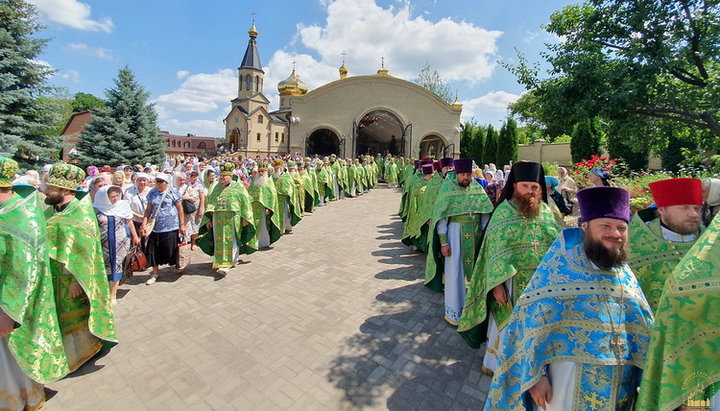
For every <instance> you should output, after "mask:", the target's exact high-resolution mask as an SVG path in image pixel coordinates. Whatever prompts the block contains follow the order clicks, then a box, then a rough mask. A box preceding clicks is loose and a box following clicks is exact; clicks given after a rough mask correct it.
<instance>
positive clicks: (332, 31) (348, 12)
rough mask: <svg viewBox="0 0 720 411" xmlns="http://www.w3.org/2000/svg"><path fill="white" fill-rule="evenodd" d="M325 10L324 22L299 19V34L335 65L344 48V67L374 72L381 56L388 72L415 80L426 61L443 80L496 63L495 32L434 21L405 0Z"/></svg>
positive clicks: (358, 0) (348, 0)
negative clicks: (308, 22)
mask: <svg viewBox="0 0 720 411" xmlns="http://www.w3.org/2000/svg"><path fill="white" fill-rule="evenodd" d="M327 11H328V16H327V19H326V21H325V25H324V26H319V25H311V26H305V25H303V24H299V25H298V38H299V40H300V42H301V43H302V45H303V46H305V47H307V48H308V49H310V50H313V51H315V52H317V53H318V54H319V56H320V61H321V62H322V63H325V64H329V65H332V66H333V67H337V66H338V65H339V62H340V53H341V52H342V51H343V50H347V52H348V56H347V66H348V68H349V69H350V70H351V71H354V72H355V73H356V74H370V73H374V72H375V71H376V70H377V69H378V67H379V66H380V57H383V56H384V57H385V62H386V65H385V66H386V68H388V69H389V70H390V74H392V75H395V76H398V77H401V78H405V79H408V80H411V79H414V78H415V77H416V76H417V74H418V73H419V72H420V70H421V69H422V67H423V66H424V65H425V64H426V63H428V64H430V65H431V66H432V68H433V69H435V70H437V71H438V72H439V73H440V74H441V76H442V77H443V78H444V79H445V80H466V81H469V82H471V83H475V82H478V81H481V80H484V79H487V78H488V77H489V76H490V75H491V74H492V72H493V69H494V68H495V65H496V63H495V60H496V58H497V46H496V41H497V39H498V38H499V37H500V35H501V34H502V33H501V32H499V31H488V30H485V29H483V28H480V27H477V26H475V25H474V24H471V23H467V22H465V21H461V22H456V21H454V20H452V19H450V18H444V19H442V20H440V21H438V22H436V23H433V22H431V21H429V20H426V19H425V18H424V17H422V16H418V17H412V16H411V12H410V7H409V6H408V5H407V4H404V5H403V6H402V7H400V8H398V9H395V8H394V7H392V6H391V7H389V8H382V7H380V6H378V5H377V4H376V3H375V1H374V0H336V1H334V2H332V3H330V4H329V5H328V9H327ZM301 74H302V73H301Z"/></svg>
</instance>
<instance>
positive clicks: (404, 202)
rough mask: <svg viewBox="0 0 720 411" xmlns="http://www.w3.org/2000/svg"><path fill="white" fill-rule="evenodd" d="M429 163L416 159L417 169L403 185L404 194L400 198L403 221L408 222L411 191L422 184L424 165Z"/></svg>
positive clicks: (400, 212) (400, 213) (400, 211)
mask: <svg viewBox="0 0 720 411" xmlns="http://www.w3.org/2000/svg"><path fill="white" fill-rule="evenodd" d="M423 164H427V163H426V162H420V161H416V162H415V165H416V166H417V170H414V171H413V172H412V175H410V176H408V178H407V179H406V180H405V184H404V185H403V195H402V198H401V199H400V209H399V210H398V215H399V216H400V218H401V219H402V221H403V223H407V220H408V211H409V199H410V193H412V192H413V191H414V190H415V189H416V187H417V186H419V185H422V168H421V167H422V165H423Z"/></svg>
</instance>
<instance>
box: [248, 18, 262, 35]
mask: <svg viewBox="0 0 720 411" xmlns="http://www.w3.org/2000/svg"><path fill="white" fill-rule="evenodd" d="M248 34H249V35H250V38H253V39H254V38H257V36H258V34H259V33H258V31H257V29H256V28H255V21H254V20H253V23H252V26H251V27H250V30H248Z"/></svg>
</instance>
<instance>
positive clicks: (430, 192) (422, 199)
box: [406, 158, 453, 261]
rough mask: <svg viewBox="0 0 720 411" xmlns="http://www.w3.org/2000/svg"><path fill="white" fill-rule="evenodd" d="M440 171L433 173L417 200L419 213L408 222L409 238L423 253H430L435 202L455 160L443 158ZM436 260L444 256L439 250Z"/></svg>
mask: <svg viewBox="0 0 720 411" xmlns="http://www.w3.org/2000/svg"><path fill="white" fill-rule="evenodd" d="M438 165H439V167H440V169H439V170H436V171H435V172H434V173H433V176H432V178H431V179H430V181H428V182H427V184H426V185H425V187H424V188H423V189H422V192H421V194H420V195H419V196H418V198H417V200H416V201H417V212H416V213H415V214H414V216H413V217H412V218H411V219H409V220H408V224H407V225H406V227H407V229H408V237H409V238H410V241H411V242H412V244H414V245H415V247H417V249H418V250H420V251H421V252H423V253H427V252H428V235H429V231H430V220H431V219H432V213H433V209H434V207H435V200H436V199H437V193H438V190H440V186H441V185H442V183H443V181H444V180H445V176H447V174H448V173H449V172H450V171H452V170H453V159H452V158H443V159H442V160H440V162H439V164H438ZM437 253H438V255H436V259H437V260H438V261H440V259H441V257H442V255H440V254H439V253H440V250H439V249H438V250H437Z"/></svg>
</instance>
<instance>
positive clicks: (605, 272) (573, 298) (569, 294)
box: [485, 187, 653, 411]
mask: <svg viewBox="0 0 720 411" xmlns="http://www.w3.org/2000/svg"><path fill="white" fill-rule="evenodd" d="M577 197H578V202H579V205H580V214H581V216H582V221H583V223H582V228H578V227H573V228H567V229H565V230H563V231H562V233H561V234H560V235H559V236H558V238H557V239H556V240H555V242H554V243H553V244H552V246H551V247H550V250H549V251H548V252H547V254H546V255H545V256H544V258H543V260H542V263H541V264H540V266H539V267H538V268H537V270H536V271H535V273H534V275H533V276H532V279H531V280H530V282H529V283H528V284H527V287H526V288H525V290H524V291H521V295H520V297H519V298H517V301H516V305H515V309H514V311H513V313H512V317H511V319H510V322H509V324H508V325H507V327H506V328H505V330H506V331H505V340H504V344H503V346H502V354H501V357H500V365H499V366H498V368H497V370H496V372H495V376H494V377H493V380H492V383H491V386H490V392H489V393H488V399H487V402H486V403H485V410H526V409H534V408H533V407H531V404H533V403H534V405H535V406H537V407H540V408H542V409H544V410H546V411H555V410H632V406H633V403H634V400H635V397H636V395H637V389H638V385H639V382H640V377H641V374H642V368H643V363H644V360H645V355H646V352H647V345H648V342H649V333H650V328H651V327H652V321H653V320H652V312H651V310H650V306H649V305H648V303H647V301H646V300H645V297H644V296H643V294H642V290H641V289H640V286H639V284H638V282H637V279H636V278H635V276H634V275H633V273H632V271H631V270H630V267H629V266H628V265H627V263H626V261H627V253H628V250H627V242H628V231H627V230H628V222H629V220H630V194H629V193H628V192H627V191H626V190H623V189H622V188H618V187H592V188H587V189H585V190H581V191H579V192H578V195H577ZM638 409H642V410H646V409H648V408H644V407H643V408H638Z"/></svg>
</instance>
